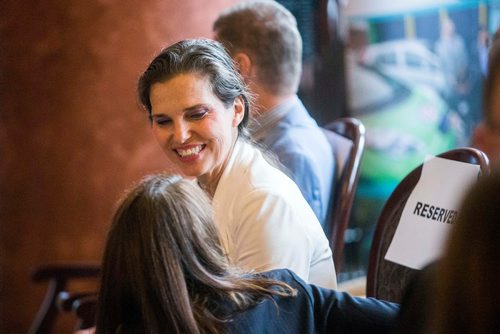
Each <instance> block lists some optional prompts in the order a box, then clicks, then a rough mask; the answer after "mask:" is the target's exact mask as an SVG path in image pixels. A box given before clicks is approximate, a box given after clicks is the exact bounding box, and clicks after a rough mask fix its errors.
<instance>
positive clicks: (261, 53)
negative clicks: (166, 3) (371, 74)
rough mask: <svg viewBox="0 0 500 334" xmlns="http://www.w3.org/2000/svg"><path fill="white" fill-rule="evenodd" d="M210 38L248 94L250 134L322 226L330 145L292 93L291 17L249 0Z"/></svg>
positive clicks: (294, 34) (298, 50) (295, 70)
mask: <svg viewBox="0 0 500 334" xmlns="http://www.w3.org/2000/svg"><path fill="white" fill-rule="evenodd" d="M213 30H214V33H215V38H216V39H217V40H219V41H220V42H222V43H223V44H224V45H225V47H226V48H227V49H228V51H229V52H230V53H231V55H232V57H233V59H234V60H235V62H236V63H237V64H238V66H239V70H240V73H241V74H242V76H243V78H244V79H245V81H246V84H247V85H248V86H249V88H250V90H251V91H252V93H253V94H254V97H255V104H256V107H257V108H256V109H257V112H256V113H254V114H253V115H251V116H252V120H253V122H252V126H251V128H250V131H251V136H252V138H253V139H254V140H255V141H257V142H258V143H261V144H263V145H264V146H265V147H267V148H269V149H270V150H271V152H273V153H274V154H275V155H276V156H277V158H278V159H279V161H280V162H281V164H282V165H284V166H285V167H286V169H288V172H289V173H288V174H289V176H290V177H291V178H292V179H293V180H294V181H295V182H296V183H297V185H298V186H299V188H300V190H301V192H302V194H303V195H304V197H305V199H306V200H307V202H308V203H309V205H310V206H311V208H312V209H313V211H314V212H315V214H316V216H317V217H318V219H319V221H320V222H321V223H322V224H323V228H325V226H324V222H325V218H326V215H327V212H328V203H329V197H330V190H331V189H332V179H333V175H334V168H335V167H334V166H335V165H334V157H333V154H332V151H331V147H330V145H329V143H328V141H327V139H326V137H325V135H324V134H323V132H322V130H321V129H320V128H319V126H318V124H317V123H316V121H315V120H314V119H313V118H312V117H311V116H310V115H309V113H308V111H307V110H306V108H305V107H304V105H303V103H302V102H301V101H300V99H299V98H298V96H297V91H298V87H299V83H300V78H301V72H302V39H301V37H300V34H299V31H298V29H297V22H296V19H295V18H294V16H293V15H292V14H291V13H290V12H289V11H288V10H287V9H286V8H285V7H283V6H282V5H280V4H278V3H277V2H274V1H263V0H260V1H250V2H244V3H240V4H237V5H235V6H233V7H230V8H228V9H226V10H225V11H223V12H222V13H221V14H220V16H219V18H218V19H217V20H216V21H215V23H214V26H213Z"/></svg>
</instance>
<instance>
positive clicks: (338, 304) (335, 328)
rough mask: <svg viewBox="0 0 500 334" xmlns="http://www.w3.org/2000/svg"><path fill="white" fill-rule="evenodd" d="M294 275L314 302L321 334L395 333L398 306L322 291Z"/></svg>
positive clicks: (316, 325) (316, 321) (316, 320)
mask: <svg viewBox="0 0 500 334" xmlns="http://www.w3.org/2000/svg"><path fill="white" fill-rule="evenodd" d="M293 275H294V276H295V277H294V278H295V279H296V280H297V282H298V283H299V284H300V285H301V286H302V287H303V288H304V290H305V293H306V294H307V295H308V296H309V298H310V299H311V303H312V307H313V312H314V318H315V328H316V332H317V333H330V334H341V333H343V334H345V333H349V334H356V333H359V334H365V333H366V334H379V333H380V334H382V333H391V332H392V331H393V330H394V326H395V323H396V317H397V314H398V312H399V305H398V304H395V303H390V302H386V301H382V300H377V299H374V298H364V297H353V296H351V295H349V294H348V293H346V292H338V291H335V290H330V289H324V288H320V287H317V286H314V285H310V284H306V283H305V282H303V281H302V280H301V279H300V278H299V277H297V276H296V275H295V274H293Z"/></svg>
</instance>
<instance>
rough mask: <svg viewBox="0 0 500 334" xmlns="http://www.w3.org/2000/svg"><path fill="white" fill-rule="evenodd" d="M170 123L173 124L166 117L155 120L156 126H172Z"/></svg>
mask: <svg viewBox="0 0 500 334" xmlns="http://www.w3.org/2000/svg"><path fill="white" fill-rule="evenodd" d="M170 122H171V120H170V118H164V117H158V118H155V123H156V125H159V126H165V125H167V124H170Z"/></svg>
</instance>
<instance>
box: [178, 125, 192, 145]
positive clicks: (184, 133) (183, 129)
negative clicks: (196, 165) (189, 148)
mask: <svg viewBox="0 0 500 334" xmlns="http://www.w3.org/2000/svg"><path fill="white" fill-rule="evenodd" d="M188 138H189V125H188V124H186V123H184V122H179V123H176V124H175V126H174V139H175V141H176V142H178V143H179V144H183V143H184V142H186V140H187V139H188Z"/></svg>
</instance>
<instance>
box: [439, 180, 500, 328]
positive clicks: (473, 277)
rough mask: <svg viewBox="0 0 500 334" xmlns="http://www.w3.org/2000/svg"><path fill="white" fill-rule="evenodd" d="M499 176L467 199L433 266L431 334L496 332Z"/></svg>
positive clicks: (499, 281) (499, 265)
mask: <svg viewBox="0 0 500 334" xmlns="http://www.w3.org/2000/svg"><path fill="white" fill-rule="evenodd" d="M499 217H500V173H499V172H498V171H497V173H496V174H493V175H491V176H488V177H485V178H483V179H482V180H480V181H479V182H478V183H477V184H476V185H475V186H474V187H473V188H472V189H471V191H470V192H469V194H468V196H466V198H465V200H464V202H463V205H462V208H461V211H460V214H459V216H458V218H457V220H456V221H455V223H454V226H453V229H452V231H451V233H450V236H449V240H448V244H447V247H446V249H445V253H444V256H443V259H442V260H441V262H440V263H439V265H438V267H437V278H436V286H435V291H434V292H433V293H432V297H433V298H435V303H433V304H434V305H433V306H434V307H435V308H434V309H433V310H432V312H430V314H432V315H433V316H432V317H431V320H432V321H431V328H433V330H434V331H433V332H432V333H436V334H448V333H470V334H473V333H482V334H489V333H498V330H499V329H500V328H499V324H500V322H499V319H498V317H499V315H500V304H499V302H498V294H497V292H496V291H497V290H498V286H499V285H500V220H499Z"/></svg>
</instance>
